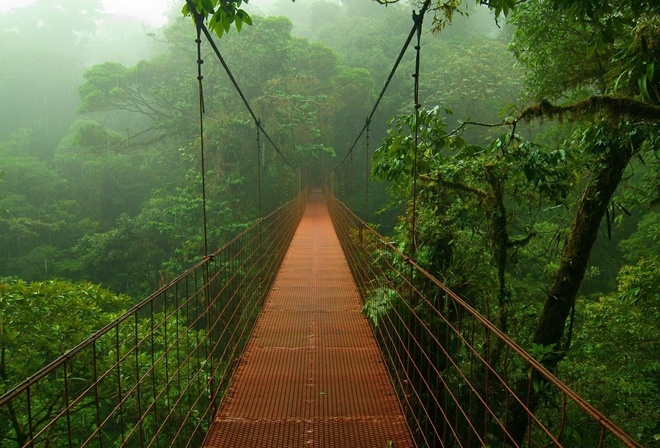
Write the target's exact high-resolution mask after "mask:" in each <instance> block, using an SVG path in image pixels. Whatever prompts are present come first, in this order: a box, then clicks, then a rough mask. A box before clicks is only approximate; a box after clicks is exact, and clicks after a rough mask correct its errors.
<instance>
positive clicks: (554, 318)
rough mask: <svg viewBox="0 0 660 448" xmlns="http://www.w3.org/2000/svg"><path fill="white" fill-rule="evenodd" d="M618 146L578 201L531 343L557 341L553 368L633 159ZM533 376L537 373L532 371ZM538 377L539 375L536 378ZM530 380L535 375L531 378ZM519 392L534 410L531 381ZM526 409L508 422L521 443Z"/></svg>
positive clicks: (628, 148)
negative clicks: (593, 254)
mask: <svg viewBox="0 0 660 448" xmlns="http://www.w3.org/2000/svg"><path fill="white" fill-rule="evenodd" d="M629 143H630V144H629V145H621V147H619V148H616V147H612V146H610V147H609V148H606V151H605V154H603V156H602V157H601V159H600V161H599V164H598V165H597V172H596V173H595V177H594V179H593V180H592V182H591V184H590V185H589V186H588V187H587V188H586V190H585V191H584V194H583V196H582V199H581V200H580V202H579V205H578V210H577V213H576V215H575V220H574V221H573V226H572V228H571V232H570V235H569V238H568V242H567V244H566V247H564V251H563V253H562V257H561V260H560V263H559V269H558V270H557V275H556V277H555V281H554V283H553V285H552V287H551V288H550V291H549V292H548V295H547V296H546V299H545V304H544V307H543V311H542V313H541V316H540V318H539V324H538V327H537V329H536V333H535V334H534V338H533V339H532V342H534V343H535V344H540V345H543V346H548V345H551V344H555V346H554V347H555V348H554V351H553V355H552V356H549V357H547V358H546V359H544V360H543V361H542V362H543V364H544V365H545V366H546V367H548V368H549V369H550V370H551V371H552V370H553V369H554V368H555V367H556V366H557V364H558V363H559V361H561V359H562V357H563V355H562V353H563V348H565V347H562V345H561V343H562V339H563V336H564V329H565V326H566V321H567V320H568V316H569V315H570V313H571V309H572V308H573V306H574V305H575V298H576V297H577V293H578V290H579V289H580V284H581V283H582V280H583V279H584V274H585V272H586V270H587V266H588V262H589V255H590V253H591V249H592V248H593V245H594V243H595V241H596V237H597V236H598V230H599V227H600V223H601V221H602V219H603V216H604V215H605V212H606V210H607V207H608V205H609V203H610V200H611V199H612V196H613V195H614V192H615V191H616V189H617V187H618V185H619V182H620V181H621V178H622V176H623V173H624V171H625V169H626V167H627V166H628V163H629V162H630V159H631V158H632V155H633V154H634V152H635V150H636V148H638V147H639V146H633V144H632V142H629ZM530 375H534V372H531V373H530ZM536 379H537V380H538V377H537V378H536ZM529 380H530V381H531V380H532V378H531V377H530V379H529ZM519 386H520V387H518V388H517V389H518V392H519V393H520V396H521V397H522V399H523V401H525V399H526V400H527V407H528V409H529V411H530V412H534V411H535V410H536V407H537V406H538V398H539V397H538V396H536V394H535V393H534V390H533V388H529V391H530V393H531V396H529V397H526V396H527V390H528V381H524V382H522V383H521V384H520V385H519ZM528 421H529V418H528V415H527V411H526V410H525V409H523V407H522V406H513V407H512V409H511V411H510V420H509V424H508V425H507V426H508V428H507V431H508V433H509V436H510V437H511V438H512V439H513V440H515V441H516V442H517V443H518V444H520V443H521V442H522V441H523V439H524V437H525V433H526V432H527V426H528Z"/></svg>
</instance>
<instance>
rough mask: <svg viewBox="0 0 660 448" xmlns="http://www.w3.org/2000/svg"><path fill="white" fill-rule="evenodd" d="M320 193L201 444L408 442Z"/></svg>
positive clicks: (368, 447) (338, 447)
mask: <svg viewBox="0 0 660 448" xmlns="http://www.w3.org/2000/svg"><path fill="white" fill-rule="evenodd" d="M360 309H361V301H360V297H359V295H358V291H357V289H356V286H355V284H354V282H353V279H352V277H351V273H350V271H349V268H348V264H347V262H346V259H345V257H344V254H343V252H342V249H341V246H340V244H339V241H338V239H337V236H336V234H335V231H334V229H333V227H332V222H331V220H330V216H329V214H328V210H327V207H326V205H325V203H324V202H322V200H321V198H320V197H318V196H316V197H313V198H312V199H311V200H310V202H309V203H308V204H307V208H306V211H305V214H304V216H303V218H302V221H301V223H300V226H299V227H298V229H297V231H296V234H295V236H294V238H293V241H292V243H291V247H290V248H289V251H288V252H287V254H286V257H285V259H284V262H283V264H282V267H281V268H280V271H279V273H278V276H277V278H276V280H275V283H274V285H273V288H272V290H271V291H270V293H269V295H268V298H267V299H266V302H265V304H264V309H263V311H262V313H261V315H260V317H259V320H258V322H257V324H256V327H255V330H254V333H253V336H252V339H251V340H250V342H249V344H248V346H247V349H246V351H245V354H244V355H243V357H242V359H241V363H240V365H239V367H238V369H237V372H236V375H235V376H234V378H233V380H232V384H231V387H230V389H229V391H228V394H227V395H226V397H225V399H224V401H223V404H222V407H221V408H220V410H219V412H218V415H217V417H216V420H215V422H214V424H213V425H212V427H211V430H210V432H209V435H208V437H207V440H206V443H205V446H206V447H232V448H239V447H250V448H258V447H269V448H270V447H294V448H295V447H312V448H320V447H328V448H329V447H332V448H342V447H345V448H388V447H395V448H400V447H413V446H414V444H413V441H412V438H411V436H410V432H409V430H408V427H407V425H406V422H405V419H404V416H403V414H402V411H401V409H400V407H399V404H398V401H397V399H396V396H395V394H394V390H393V388H392V385H391V382H390V380H389V378H388V375H387V372H386V370H385V366H384V364H383V360H382V357H381V354H380V351H379V349H378V347H377V345H376V342H375V340H374V338H373V334H372V332H371V330H370V328H369V324H368V322H367V321H366V319H365V318H364V316H362V315H361V313H360Z"/></svg>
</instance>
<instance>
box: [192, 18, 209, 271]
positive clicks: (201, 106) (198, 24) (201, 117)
mask: <svg viewBox="0 0 660 448" xmlns="http://www.w3.org/2000/svg"><path fill="white" fill-rule="evenodd" d="M193 11H194V10H193ZM202 21H203V18H202V16H201V15H200V14H195V25H196V27H197V39H195V42H196V43H197V80H198V83H199V139H200V144H199V146H200V153H201V165H202V167H201V168H202V214H203V223H204V257H205V258H206V257H208V255H209V245H208V230H207V224H206V167H205V164H204V87H203V85H202V80H203V79H204V77H203V76H202V64H203V63H204V61H203V60H202V39H201V37H202V25H203V22H202Z"/></svg>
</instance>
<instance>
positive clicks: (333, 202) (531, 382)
mask: <svg viewBox="0 0 660 448" xmlns="http://www.w3.org/2000/svg"><path fill="white" fill-rule="evenodd" d="M328 206H329V209H330V214H331V217H332V219H333V222H334V224H335V228H336V229H337V233H338V236H339V239H340V242H341V244H342V247H343V248H344V252H345V253H346V256H347V259H348V260H349V265H351V270H352V272H353V276H354V278H355V280H356V283H357V284H358V290H359V291H360V293H361V295H362V298H363V300H364V301H365V303H366V301H367V300H368V299H369V294H370V293H373V292H374V288H373V286H374V284H377V285H378V286H379V287H382V282H380V280H378V277H386V276H388V275H393V276H398V277H399V278H398V280H399V282H400V284H401V285H402V286H404V287H405V288H410V294H412V295H411V296H410V297H413V298H416V299H421V300H422V301H424V303H425V307H426V309H427V311H429V312H433V313H436V314H437V315H438V316H441V315H442V311H441V310H440V309H438V307H437V306H436V305H435V304H433V303H432V301H431V300H429V298H428V297H425V296H424V288H425V286H426V287H428V285H429V284H430V285H432V286H433V287H434V288H435V289H436V291H437V290H440V291H442V293H443V294H444V295H445V297H446V298H449V299H450V300H451V301H452V302H453V305H454V306H458V307H459V308H460V309H461V311H464V312H465V313H467V314H468V315H469V316H470V318H471V319H473V320H474V322H478V324H479V325H480V326H481V327H482V329H483V330H484V331H485V333H486V334H487V335H488V336H487V342H486V345H487V346H488V347H490V344H492V343H491V342H490V337H491V336H494V337H495V339H496V340H499V341H501V343H502V344H504V346H505V348H504V350H505V351H506V355H504V356H508V352H509V351H511V352H513V353H515V354H516V355H518V356H519V358H520V359H521V360H523V361H524V363H525V364H526V365H527V366H528V368H529V372H530V374H529V376H528V380H527V384H526V385H525V386H526V387H524V388H523V396H522V397H520V396H519V394H520V392H519V391H516V386H514V385H510V384H509V382H508V381H507V379H506V376H507V372H506V362H505V368H504V374H502V373H501V371H499V370H498V369H497V368H496V366H495V365H494V364H496V363H497V362H493V361H492V359H488V357H489V356H490V353H486V355H485V356H484V355H483V354H482V353H480V351H479V350H478V349H475V347H474V346H473V345H474V344H471V343H470V341H469V340H468V339H469V337H470V336H464V334H465V331H464V330H461V328H460V325H461V324H460V322H458V323H455V324H452V322H450V321H449V320H448V319H447V318H444V317H442V318H441V319H442V321H443V322H444V324H446V325H447V326H448V327H450V329H451V331H452V332H453V337H454V338H456V339H457V340H458V339H460V340H461V343H463V344H465V345H466V347H468V350H469V351H470V352H471V355H470V356H471V358H476V359H477V361H478V362H480V363H481V364H482V367H483V368H484V369H486V370H487V371H488V372H490V374H491V375H492V376H493V377H494V380H497V381H499V382H500V386H501V387H502V388H503V389H505V390H506V392H505V395H506V397H507V399H510V400H513V401H515V403H516V404H517V406H518V412H522V413H523V414H526V418H527V420H528V422H529V425H528V426H531V423H532V422H533V423H534V424H535V425H538V427H539V429H540V430H541V431H542V432H544V433H545V434H546V436H547V438H548V440H549V443H551V444H554V445H555V446H563V445H561V442H560V439H561V438H562V436H563V432H564V425H565V424H566V422H565V419H566V418H567V415H566V406H567V402H572V403H574V404H575V405H576V406H577V407H578V408H579V409H581V410H582V412H584V414H586V415H587V416H589V417H590V418H591V420H592V422H593V423H595V424H596V425H598V426H600V428H601V434H600V436H599V438H600V440H599V441H598V446H603V444H604V438H605V435H606V434H609V435H610V436H611V437H612V438H614V439H616V440H617V441H618V442H620V443H621V444H622V445H623V446H627V447H641V445H640V444H639V443H638V442H637V441H636V440H635V439H634V438H632V437H631V436H630V435H629V434H627V433H626V432H625V431H624V430H622V429H621V428H620V427H619V426H618V425H616V424H615V423H614V422H612V421H611V420H610V419H609V418H608V417H606V416H605V415H604V414H603V413H601V412H600V411H598V410H597V409H596V408H595V407H594V406H593V405H591V404H590V403H588V402H587V401H586V400H585V399H584V398H582V397H581V396H580V395H578V394H577V393H575V392H574V391H573V390H572V389H570V387H568V386H567V385H566V384H564V383H563V382H562V381H561V380H560V379H558V378H557V377H556V376H555V375H554V374H553V373H552V372H550V371H549V370H548V369H547V368H546V367H545V366H543V364H542V363H541V362H539V361H538V360H537V359H535V358H534V357H533V356H532V355H531V354H529V353H528V352H527V351H526V350H525V349H523V348H522V347H521V346H520V345H519V344H518V343H516V342H515V341H514V340H513V339H511V338H510V337H509V336H508V335H507V334H506V333H504V332H502V331H501V330H500V329H499V328H497V326H496V325H494V324H493V323H492V322H490V321H489V320H488V319H487V318H486V317H484V316H483V315H481V314H480V313H479V312H478V311H477V310H476V309H475V308H474V307H473V306H472V305H470V304H469V303H467V302H466V301H465V300H464V299H463V298H461V297H460V296H458V295H457V294H455V293H454V292H453V291H451V290H450V289H449V288H448V287H447V286H446V285H444V284H443V283H442V282H441V281H440V280H438V279H437V278H436V277H434V276H433V275H431V274H430V273H429V272H428V271H427V270H426V269H424V268H423V267H422V266H420V265H419V264H418V263H417V262H416V261H415V260H413V259H411V258H410V257H408V256H407V255H405V254H404V253H403V252H401V251H400V250H399V249H398V248H397V247H395V246H394V245H393V244H392V243H391V242H389V241H388V240H387V239H386V238H385V237H384V236H383V235H381V234H380V233H378V231H376V230H374V229H373V228H372V227H371V226H369V224H368V223H366V222H365V221H363V220H362V219H361V218H360V217H358V216H357V215H356V214H355V213H354V212H353V211H352V210H350V209H349V208H348V207H347V206H346V205H345V204H344V203H342V202H341V201H339V200H338V199H337V198H335V197H334V196H333V195H331V194H329V195H328ZM351 232H353V234H351ZM376 241H377V242H376ZM367 246H370V247H367ZM374 246H377V249H378V251H379V252H380V253H379V255H378V256H379V257H380V256H383V253H382V252H383V251H387V252H389V253H390V254H391V256H392V258H393V259H394V258H398V260H399V261H400V262H403V263H404V264H405V265H406V266H408V267H409V268H410V269H412V270H411V271H410V272H411V274H410V275H412V279H413V280H412V281H411V277H410V275H409V274H407V273H402V272H401V271H403V269H398V271H397V268H396V267H395V266H394V265H395V263H393V262H389V261H388V262H387V269H390V270H392V271H397V272H396V273H393V272H390V273H388V272H383V271H382V270H381V271H380V272H376V271H375V270H376V269H378V268H377V266H378V264H379V262H378V261H377V260H375V258H370V257H372V254H369V252H370V249H373V247H374ZM413 271H414V273H413ZM425 282H426V283H425ZM386 283H387V285H388V286H391V285H392V284H393V283H396V282H394V281H392V280H390V279H389V278H388V279H387V282H386ZM406 294H407V292H406V293H404V294H403V296H404V297H405V296H406ZM410 297H407V298H408V299H410ZM406 306H407V307H408V311H412V312H414V311H413V310H412V307H410V306H409V305H406ZM462 319H465V317H462ZM400 325H404V324H400ZM420 325H425V324H424V323H420ZM404 326H406V325H404ZM372 328H373V329H374V333H375V334H376V336H377V340H378V341H379V343H380V344H381V348H382V349H383V352H384V353H385V354H387V352H388V351H389V350H390V349H389V348H387V347H384V346H383V345H384V344H386V343H387V341H385V342H384V337H383V335H382V331H383V330H381V329H380V328H378V325H375V324H374V322H373V321H372ZM425 330H426V331H427V332H429V333H431V331H430V328H428V325H427V328H425ZM471 330H472V331H473V332H474V331H475V329H474V327H471ZM406 331H409V328H408V326H406ZM448 332H449V330H448ZM397 337H400V335H398V334H397ZM426 337H427V338H430V339H432V341H433V342H434V343H436V344H441V342H440V341H439V340H438V338H440V337H441V336H440V335H433V334H426ZM466 338H467V339H466ZM471 338H472V340H473V341H474V334H473V335H472V336H471ZM389 342H390V343H391V341H389ZM415 343H416V344H418V343H419V342H418V341H415ZM488 351H489V349H487V352H488ZM397 355H398V353H397ZM484 358H486V359H484ZM430 359H431V358H429V357H428V356H427V360H428V361H430ZM449 362H450V363H452V364H453V363H454V361H452V360H449ZM470 362H472V359H471V361H470ZM388 364H389V368H390V373H391V374H392V378H393V381H394V382H395V383H396V381H397V376H400V375H401V370H402V369H403V370H407V369H410V367H407V368H403V367H401V366H397V365H394V364H395V363H393V360H392V359H389V363H388ZM454 367H455V368H456V369H458V368H459V366H458V365H457V364H455V365H454ZM415 368H416V369H417V367H415ZM470 368H473V366H470ZM441 373H442V372H441ZM536 374H538V375H540V377H541V378H543V380H542V381H545V382H547V383H548V384H550V385H552V387H553V388H554V389H555V390H556V391H558V392H560V393H561V395H562V398H561V400H562V404H561V406H562V411H561V418H562V419H563V422H562V425H561V428H560V429H559V430H558V431H557V435H553V433H552V431H551V430H550V429H548V428H546V426H545V424H544V423H543V422H541V421H540V419H539V417H537V415H536V412H535V411H536V410H535V406H536V405H535V404H532V402H533V398H532V395H533V393H532V390H533V388H534V387H535V384H537V383H538V378H535V375H536ZM408 375H410V373H409V372H407V373H405V374H404V376H406V378H407V384H395V389H396V390H397V392H398V393H400V401H401V403H402V405H403V406H404V407H407V406H409V403H408V399H407V398H406V397H402V396H401V393H402V391H404V390H405V389H406V388H407V387H411V385H410V382H411V381H409V380H410V378H408ZM486 375H488V374H486ZM503 377H504V378H503ZM419 381H420V382H422V383H425V384H426V386H427V387H428V384H429V381H430V380H428V379H423V380H419ZM535 382H536V383H535ZM467 387H468V388H470V389H471V390H472V392H474V393H475V394H477V393H478V392H479V390H478V389H476V388H474V386H472V385H468V386H467ZM425 393H430V392H429V391H425ZM486 393H487V392H486ZM477 400H480V401H481V402H482V404H483V405H484V407H488V406H489V405H488V403H487V402H485V401H483V399H482V398H477ZM431 401H436V404H437V400H431ZM506 406H507V409H508V407H509V406H512V404H511V402H510V401H507V403H506ZM514 407H515V406H514ZM511 410H512V412H511V414H512V413H513V411H515V409H513V408H512V409H511ZM409 411H410V412H412V409H410V410H409ZM427 412H428V411H427ZM484 412H486V413H487V414H490V415H489V417H490V418H497V417H496V416H495V414H496V412H495V411H492V410H487V411H484ZM507 413H508V410H507V411H506V412H505V414H507ZM511 414H508V415H509V416H511ZM408 415H410V413H409V414H408ZM504 420H505V421H504V422H501V423H498V425H499V426H500V428H499V430H500V431H501V432H503V433H504V435H503V436H502V437H503V439H504V440H505V443H506V444H508V445H512V446H519V445H522V444H523V443H522V441H521V437H520V436H518V437H514V436H513V435H512V434H509V433H508V432H509V427H508V426H507V425H508V424H507V422H506V416H505V418H504ZM412 421H413V423H412V424H411V426H412V429H413V432H415V431H417V432H419V431H421V428H415V418H413V419H412ZM434 429H435V428H434ZM457 432H459V431H457ZM526 433H527V437H531V435H530V434H531V430H530V429H527V430H526ZM454 435H455V436H456V434H454ZM477 436H479V434H477ZM482 442H483V440H482ZM441 446H446V445H445V444H443V445H441Z"/></svg>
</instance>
